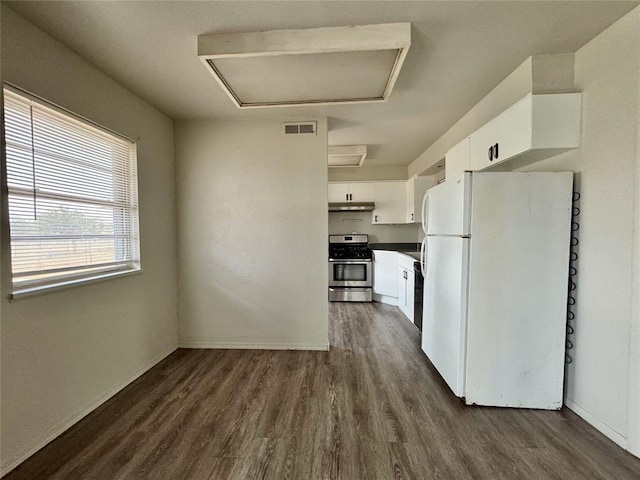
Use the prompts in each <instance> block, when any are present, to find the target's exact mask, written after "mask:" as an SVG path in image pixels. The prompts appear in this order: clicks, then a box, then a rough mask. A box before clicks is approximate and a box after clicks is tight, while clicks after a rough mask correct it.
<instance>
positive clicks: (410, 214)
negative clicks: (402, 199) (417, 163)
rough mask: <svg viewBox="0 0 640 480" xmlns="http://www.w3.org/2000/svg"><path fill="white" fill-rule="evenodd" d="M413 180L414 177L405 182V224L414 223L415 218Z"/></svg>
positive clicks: (414, 187) (414, 188)
mask: <svg viewBox="0 0 640 480" xmlns="http://www.w3.org/2000/svg"><path fill="white" fill-rule="evenodd" d="M414 178H415V177H413V178H410V179H409V180H407V220H406V222H407V223H414V222H415V220H416V218H417V216H416V205H415V202H414V201H413V199H414V197H415V191H416V182H415V181H414Z"/></svg>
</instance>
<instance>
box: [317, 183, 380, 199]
mask: <svg viewBox="0 0 640 480" xmlns="http://www.w3.org/2000/svg"><path fill="white" fill-rule="evenodd" d="M373 190H374V188H373V182H353V183H344V182H337V183H333V182H332V183H329V186H328V189H327V197H328V200H329V203H338V202H342V203H344V202H373Z"/></svg>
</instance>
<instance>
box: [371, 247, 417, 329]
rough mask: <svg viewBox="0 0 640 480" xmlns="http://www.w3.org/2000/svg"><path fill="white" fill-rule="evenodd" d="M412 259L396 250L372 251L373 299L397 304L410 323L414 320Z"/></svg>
mask: <svg viewBox="0 0 640 480" xmlns="http://www.w3.org/2000/svg"><path fill="white" fill-rule="evenodd" d="M414 261H415V260H414V259H413V258H412V257H409V256H408V255H404V254H402V253H398V252H392V251H388V250H374V251H373V299H374V300H375V301H377V302H382V303H386V304H388V305H397V306H398V307H399V308H400V310H401V311H402V313H404V315H405V316H406V317H407V318H408V319H409V321H410V322H411V323H413V321H414V318H413V303H414V300H415V298H414V288H415V277H414V270H413V262H414Z"/></svg>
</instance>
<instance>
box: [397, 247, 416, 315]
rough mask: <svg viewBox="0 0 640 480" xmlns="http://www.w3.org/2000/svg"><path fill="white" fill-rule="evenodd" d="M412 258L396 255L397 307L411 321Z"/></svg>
mask: <svg viewBox="0 0 640 480" xmlns="http://www.w3.org/2000/svg"><path fill="white" fill-rule="evenodd" d="M413 262H414V259H413V258H411V257H408V256H406V255H403V254H399V255H398V273H397V276H398V307H400V310H402V313H404V314H405V316H406V317H407V318H408V319H409V321H410V322H411V323H413V302H414V288H415V278H414V270H413Z"/></svg>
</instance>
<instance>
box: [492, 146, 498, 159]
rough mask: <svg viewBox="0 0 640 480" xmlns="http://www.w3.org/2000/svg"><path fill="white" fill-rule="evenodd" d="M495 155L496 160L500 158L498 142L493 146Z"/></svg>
mask: <svg viewBox="0 0 640 480" xmlns="http://www.w3.org/2000/svg"><path fill="white" fill-rule="evenodd" d="M493 155H494V156H495V157H496V160H497V159H498V144H497V143H496V144H495V145H494V146H493Z"/></svg>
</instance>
